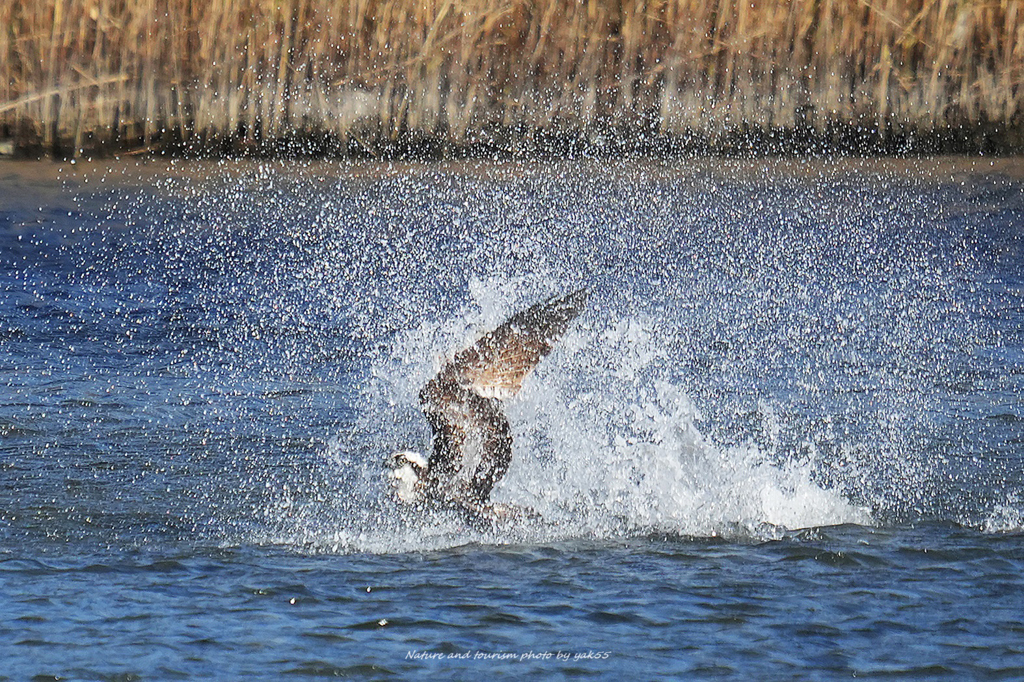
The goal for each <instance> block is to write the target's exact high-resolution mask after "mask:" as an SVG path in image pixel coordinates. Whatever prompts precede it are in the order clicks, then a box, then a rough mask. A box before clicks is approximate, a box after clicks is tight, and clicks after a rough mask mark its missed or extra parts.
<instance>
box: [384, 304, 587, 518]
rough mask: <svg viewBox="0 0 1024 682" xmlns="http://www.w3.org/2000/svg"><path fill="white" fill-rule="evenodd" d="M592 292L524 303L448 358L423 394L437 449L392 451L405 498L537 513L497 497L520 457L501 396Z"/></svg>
mask: <svg viewBox="0 0 1024 682" xmlns="http://www.w3.org/2000/svg"><path fill="white" fill-rule="evenodd" d="M588 298H589V292H587V291H586V290H582V289H581V290H577V291H574V292H572V293H569V294H567V295H564V296H554V297H551V298H549V299H547V300H544V301H541V302H540V303H537V304H535V305H532V306H530V307H529V308H526V309H525V310H521V311H519V312H517V313H515V314H514V315H512V316H511V317H510V318H508V319H507V320H506V321H505V322H503V323H502V324H501V325H499V326H498V327H496V328H495V329H493V330H491V331H489V332H487V333H485V334H483V335H482V336H481V337H479V338H478V339H477V340H476V341H475V342H474V343H472V344H471V345H469V346H468V347H467V348H464V349H462V350H461V351H459V352H457V353H455V355H454V356H452V357H451V359H450V360H448V361H447V362H446V363H444V364H443V365H442V367H441V369H440V371H438V373H437V374H436V375H435V376H434V377H433V378H432V379H430V380H429V381H428V382H427V383H426V385H424V386H423V389H422V390H421V391H420V394H419V403H420V408H421V409H422V411H423V414H424V416H425V417H426V419H427V422H428V423H429V424H430V426H431V428H432V430H433V451H432V452H431V454H430V456H429V458H428V457H425V456H424V455H423V454H421V453H418V452H414V451H412V450H402V451H399V452H396V453H394V454H393V455H392V467H393V468H392V471H391V472H390V476H391V479H392V483H393V485H394V489H395V493H396V496H397V497H398V499H399V501H400V502H402V503H405V504H410V505H421V506H422V505H425V506H431V507H435V508H436V507H440V508H448V509H455V510H458V511H461V512H464V513H465V514H467V515H468V516H472V517H476V518H490V519H494V518H499V517H513V516H522V515H523V514H524V513H525V514H526V515H528V516H533V515H534V513H532V512H528V511H526V510H523V509H522V508H518V507H514V506H512V505H497V504H493V503H491V502H490V496H491V492H492V491H493V490H494V486H495V485H496V484H497V483H498V481H500V480H501V479H502V477H503V476H504V475H505V472H506V471H508V467H509V464H510V463H511V462H512V428H511V425H510V424H509V421H508V418H507V417H506V416H505V414H504V412H503V411H502V408H501V404H502V402H504V401H506V400H508V399H510V398H512V397H513V396H515V395H516V394H517V393H518V392H519V389H520V388H521V387H522V385H523V381H524V380H525V379H526V377H527V376H528V375H529V374H530V372H532V371H533V369H534V368H535V367H536V366H537V364H538V363H539V362H540V361H541V359H543V358H544V357H545V356H546V355H548V354H549V353H550V352H551V350H552V349H553V348H554V345H555V343H557V341H558V340H559V338H561V336H562V335H563V334H565V332H566V331H567V330H568V328H569V326H570V325H571V324H572V322H573V320H575V319H576V318H577V317H578V316H579V315H580V313H581V312H582V311H583V309H584V306H585V304H586V302H587V299H588Z"/></svg>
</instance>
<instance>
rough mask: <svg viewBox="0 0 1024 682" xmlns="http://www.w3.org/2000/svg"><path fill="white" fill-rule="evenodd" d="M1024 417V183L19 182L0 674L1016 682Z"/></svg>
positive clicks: (2, 171) (277, 178)
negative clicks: (434, 445)
mask: <svg viewBox="0 0 1024 682" xmlns="http://www.w3.org/2000/svg"><path fill="white" fill-rule="evenodd" d="M579 287H585V288H587V289H589V290H590V291H591V298H590V303H589V305H588V308H587V310H586V311H585V312H584V313H583V315H582V316H581V317H580V318H579V320H578V321H577V322H576V323H575V324H574V325H573V327H572V328H571V329H570V331H569V332H568V333H567V334H566V336H565V337H564V338H563V339H562V340H561V342H560V343H559V344H558V347H557V348H556V350H555V352H554V353H552V355H551V356H549V357H548V358H547V359H545V360H544V361H543V362H542V363H541V365H540V366H539V367H538V369H537V371H536V372H535V373H534V374H533V375H531V376H530V378H529V379H528V381H527V382H526V385H525V386H524V389H523V391H522V393H521V394H520V395H519V396H518V397H517V398H516V399H515V400H513V401H512V402H511V403H510V404H509V405H508V408H507V412H508V415H509V419H510V422H511V424H512V429H513V434H514V438H515V443H514V459H513V463H512V466H511V468H510V470H509V472H508V475H507V476H506V478H505V479H504V480H503V481H502V482H501V484H500V485H499V486H498V488H497V489H496V491H495V495H494V497H495V499H496V500H498V501H502V502H512V503H516V504H522V505H527V506H530V507H532V508H534V509H536V510H537V511H538V512H539V513H540V515H541V517H542V520H539V521H531V522H528V523H523V524H519V525H511V526H508V527H501V528H496V529H481V528H468V527H466V526H465V525H463V524H462V523H461V522H460V521H458V520H456V519H449V518H442V517H431V518H420V517H416V516H413V515H408V514H404V513H403V511H402V510H401V509H399V508H398V507H397V506H396V504H395V503H394V502H393V500H392V495H391V492H390V490H389V488H388V486H387V484H386V482H385V478H384V473H385V471H386V469H385V463H386V462H387V460H388V456H389V454H390V453H391V452H393V451H395V450H397V449H403V448H413V449H418V450H421V451H422V450H426V449H427V448H429V441H430V431H429V427H428V426H427V424H426V421H425V420H424V419H423V416H422V414H421V413H420V411H419V408H418V404H417V400H416V395H417V392H418V391H419V388H420V387H421V386H422V384H423V383H424V382H425V381H427V379H429V378H430V376H432V374H433V372H435V371H437V369H438V368H439V366H440V364H441V362H442V361H443V359H444V358H445V357H447V356H450V355H451V354H452V353H454V352H456V351H457V350H459V349H460V348H462V347H464V346H465V345H466V344H468V343H470V342H471V341H472V340H473V339H474V338H475V335H476V334H478V333H479V332H480V331H481V330H485V329H487V328H490V327H493V326H495V325H497V324H499V323H500V322H501V321H502V320H504V319H505V318H506V317H508V316H509V315H510V314H512V313H513V312H515V311H516V310H518V309H521V308H523V307H526V306H528V305H530V304H532V303H534V302H536V301H539V300H541V299H543V298H546V297H548V296H551V295H556V294H561V293H566V292H568V291H570V290H573V289H576V288H579ZM1022 395H1024V161H1021V160H1018V159H1004V160H997V161H989V160H986V159H925V160H918V161H887V162H883V161H874V162H873V161H851V160H817V161H806V162H799V161H786V162H783V161H771V160H765V161H728V160H717V161H716V160H707V161H687V160H676V161H671V162H614V163H604V162H597V161H581V162H569V161H565V162H553V163H530V164H514V163H506V164H497V163H466V164H450V165H385V164H380V165H375V164H328V163H302V162H280V163H267V164H257V163H183V162H177V163H172V162H169V161H166V162H151V163H149V164H138V165H136V164H134V163H118V164H109V165H82V164H78V165H75V166H71V165H67V166H56V165H47V164H14V163H4V164H0V611H2V613H3V617H2V619H0V660H3V661H4V665H3V667H2V668H0V679H11V680H24V679H39V680H43V679H48V680H49V679H82V680H128V679H241V678H243V677H246V678H249V677H252V678H265V679H304V678H316V677H332V676H340V677H346V676H350V677H359V678H364V677H365V678H382V679H389V678H394V677H428V676H429V677H438V678H441V677H455V678H461V679H477V678H479V677H482V676H498V677H504V678H520V677H524V676H536V677H541V676H544V677H577V676H579V677H598V678H619V677H621V676H622V675H624V674H629V675H631V676H634V677H635V678H637V679H654V678H658V677H665V678H668V677H676V676H685V677H691V678H712V677H716V678H722V677H724V678H737V679H793V678H802V679H834V678H839V677H853V676H856V677H863V678H885V677H910V678H943V677H946V678H952V679H964V678H974V679H990V678H991V679H1002V678H1021V677H1024V619H1022V616H1021V614H1022V613H1024V404H1022Z"/></svg>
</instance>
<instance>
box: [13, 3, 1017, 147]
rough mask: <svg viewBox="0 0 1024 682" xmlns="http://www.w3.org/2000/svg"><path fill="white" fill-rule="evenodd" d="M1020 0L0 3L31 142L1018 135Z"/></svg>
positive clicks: (24, 140) (378, 143)
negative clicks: (980, 133) (991, 133)
mask: <svg viewBox="0 0 1024 682" xmlns="http://www.w3.org/2000/svg"><path fill="white" fill-rule="evenodd" d="M1022 2H1024V0H780V1H777V2H775V1H769V0H660V1H659V0H618V1H613V0H462V1H459V2H455V1H452V0H416V1H413V0H208V1H205V2H204V1H203V0H137V1H135V2H129V1H127V0H36V1H34V2H5V3H2V5H0V27H3V28H0V60H2V61H0V73H2V74H3V76H4V78H3V79H2V80H0V139H4V138H8V139H12V138H13V139H14V140H15V141H16V142H17V144H18V146H19V147H20V148H21V149H24V150H30V149H39V150H42V151H44V152H47V153H54V154H59V155H73V154H76V153H79V152H80V151H82V150H85V151H96V150H104V149H106V150H118V149H122V150H123V149H126V148H134V149H139V148H143V149H144V148H151V147H166V146H168V145H175V146H179V147H180V148H182V149H186V150H187V149H191V150H208V149H223V148H224V145H225V144H228V145H229V146H230V147H233V148H236V149H237V148H240V149H247V148H252V149H257V148H261V147H262V148H265V147H266V146H267V145H268V144H273V143H276V142H278V141H281V140H293V141H300V142H303V143H305V144H309V145H312V146H315V145H313V141H321V142H323V141H331V142H332V144H334V145H335V147H334V149H336V150H341V151H345V150H348V151H354V150H359V151H361V152H364V153H370V154H378V153H384V152H387V151H388V150H393V149H395V148H403V147H404V148H408V147H409V146H410V145H415V144H417V143H422V144H425V145H433V147H435V148H460V147H466V146H469V147H473V146H484V147H490V148H494V149H506V150H508V151H511V152H515V151H517V150H522V149H535V148H537V146H538V145H541V146H542V145H543V143H544V141H545V140H551V139H558V138H564V139H573V140H578V141H581V144H593V145H597V146H601V144H603V142H602V140H607V139H609V137H610V138H611V139H616V140H623V139H625V140H634V141H636V140H639V141H644V140H648V141H650V140H656V139H662V140H664V139H670V140H683V141H685V140H691V141H693V140H699V141H701V143H702V144H706V145H707V146H708V147H709V148H715V147H716V145H720V144H725V143H726V141H728V140H733V141H735V140H736V139H744V137H745V136H747V137H750V136H755V137H758V136H759V137H761V138H763V139H770V138H772V137H773V136H781V137H782V138H785V137H786V136H787V135H792V136H794V138H799V137H801V136H810V137H812V138H815V139H821V140H826V141H827V140H831V139H838V138H840V137H842V136H843V135H852V136H853V137H854V138H855V139H856V140H859V141H862V142H864V143H866V144H876V143H878V142H879V141H884V140H886V139H888V138H891V137H893V136H903V137H906V136H907V135H911V134H913V135H929V134H940V135H948V136H950V137H952V138H958V137H970V136H971V135H974V134H975V133H976V132H977V131H979V130H981V131H984V130H1000V131H1003V132H1009V133H1012V135H1014V136H1016V137H1012V138H1011V139H1016V140H1018V141H1019V140H1020V139H1021V134H1020V131H1021V130H1022V128H1024V125H1022V121H1024V85H1022V81H1024V12H1022V11H1021V9H1022V8H1021V4H1022Z"/></svg>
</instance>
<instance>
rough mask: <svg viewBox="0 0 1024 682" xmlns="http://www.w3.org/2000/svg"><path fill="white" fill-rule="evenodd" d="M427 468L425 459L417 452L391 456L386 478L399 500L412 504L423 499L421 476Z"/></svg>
mask: <svg viewBox="0 0 1024 682" xmlns="http://www.w3.org/2000/svg"><path fill="white" fill-rule="evenodd" d="M427 467H428V464H427V458H426V457H424V456H423V455H421V454H420V453H418V452H412V451H411V450H402V451H400V452H396V453H395V454H393V455H392V456H391V471H390V472H388V478H390V479H391V484H392V485H393V486H394V487H395V493H396V494H397V495H398V499H399V500H401V501H402V502H405V503H407V504H412V503H414V502H417V501H418V500H420V499H421V498H422V497H423V476H424V474H426V473H427Z"/></svg>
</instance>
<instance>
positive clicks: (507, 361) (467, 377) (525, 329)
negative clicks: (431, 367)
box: [441, 290, 588, 400]
mask: <svg viewBox="0 0 1024 682" xmlns="http://www.w3.org/2000/svg"><path fill="white" fill-rule="evenodd" d="M587 297H588V294H587V292H586V291H583V290H580V291H575V292H573V293H571V294H567V295H566V296H562V297H560V298H550V299H548V300H546V301H543V302H541V303H537V304H536V305H533V306H531V307H529V308H527V309H526V310H523V311H520V312H518V313H516V314H515V315H513V316H512V317H510V318H509V319H508V320H506V321H505V322H504V323H503V324H502V325H501V326H499V327H498V328H497V329H494V330H493V331H490V332H488V333H486V334H484V335H483V336H482V337H481V338H480V339H479V340H477V342H476V343H474V344H473V345H472V346H470V347H469V348H466V349H465V350H463V351H461V352H459V353H457V354H456V355H455V357H454V358H452V360H451V362H450V363H449V364H448V366H446V367H445V368H443V369H442V370H441V372H442V373H444V372H445V371H446V370H447V371H449V372H451V373H452V376H453V378H455V380H456V381H457V382H458V383H459V384H460V385H461V386H463V387H464V388H467V389H469V390H471V391H473V392H474V393H476V394H477V395H479V396H481V397H484V398H498V399H499V400H505V399H507V398H511V397H512V396H514V395H515V394H516V393H518V392H519V389H520V388H521V387H522V385H523V380H524V379H526V377H527V375H529V373H530V372H531V371H532V370H533V368H534V367H536V366H537V363H538V362H540V360H541V358H543V357H544V356H545V355H547V354H548V353H550V352H551V349H552V348H553V347H554V345H555V342H557V341H558V339H559V337H561V336H562V334H564V333H565V331H566V329H568V328H569V324H570V323H571V322H572V321H573V320H574V319H576V317H577V316H578V315H579V314H580V312H582V310H583V306H584V304H585V303H586V301H587Z"/></svg>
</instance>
